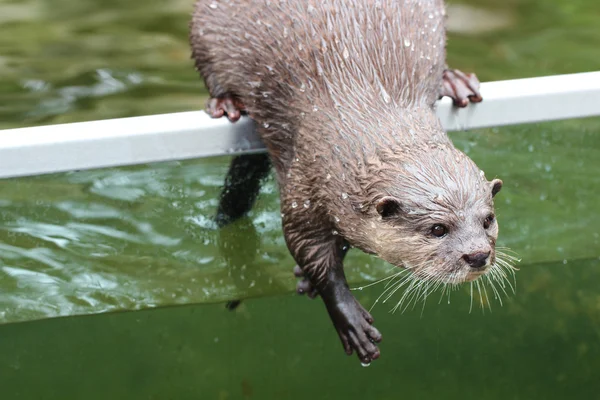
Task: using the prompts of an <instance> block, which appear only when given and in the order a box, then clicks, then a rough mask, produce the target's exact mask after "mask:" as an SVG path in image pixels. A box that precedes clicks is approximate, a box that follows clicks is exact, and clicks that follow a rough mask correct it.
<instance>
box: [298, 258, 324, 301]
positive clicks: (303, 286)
mask: <svg viewBox="0 0 600 400" xmlns="http://www.w3.org/2000/svg"><path fill="white" fill-rule="evenodd" d="M294 276H295V277H296V278H302V280H301V281H300V282H298V284H297V285H296V292H297V293H298V294H306V295H307V296H308V297H309V298H311V299H314V298H316V297H317V296H318V295H319V292H317V289H316V288H315V287H314V286H313V284H312V283H310V280H309V279H308V278H306V277H305V276H304V272H302V268H300V267H299V266H297V265H296V266H295V267H294Z"/></svg>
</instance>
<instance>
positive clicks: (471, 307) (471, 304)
mask: <svg viewBox="0 0 600 400" xmlns="http://www.w3.org/2000/svg"><path fill="white" fill-rule="evenodd" d="M469 283H470V286H471V301H470V303H469V314H471V310H473V281H471V282H469Z"/></svg>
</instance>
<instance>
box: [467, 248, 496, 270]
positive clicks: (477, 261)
mask: <svg viewBox="0 0 600 400" xmlns="http://www.w3.org/2000/svg"><path fill="white" fill-rule="evenodd" d="M489 256H490V252H489V251H488V252H487V253H473V254H465V255H463V256H462V258H463V260H465V261H466V262H467V264H469V266H470V267H471V268H481V267H483V266H484V265H485V263H486V262H487V259H488V257H489Z"/></svg>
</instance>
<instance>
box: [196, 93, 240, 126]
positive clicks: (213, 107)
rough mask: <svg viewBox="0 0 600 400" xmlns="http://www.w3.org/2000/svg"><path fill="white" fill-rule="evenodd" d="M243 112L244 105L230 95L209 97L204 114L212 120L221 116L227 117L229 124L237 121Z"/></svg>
mask: <svg viewBox="0 0 600 400" xmlns="http://www.w3.org/2000/svg"><path fill="white" fill-rule="evenodd" d="M245 110H246V108H245V107H244V104H243V103H242V102H241V101H240V100H239V99H237V98H236V97H234V96H230V95H224V96H221V97H211V98H210V99H208V102H207V104H206V113H207V114H208V115H210V116H211V117H212V118H221V117H222V116H223V115H227V119H229V121H231V122H236V121H237V120H239V119H240V117H241V116H242V114H243V113H244V112H245Z"/></svg>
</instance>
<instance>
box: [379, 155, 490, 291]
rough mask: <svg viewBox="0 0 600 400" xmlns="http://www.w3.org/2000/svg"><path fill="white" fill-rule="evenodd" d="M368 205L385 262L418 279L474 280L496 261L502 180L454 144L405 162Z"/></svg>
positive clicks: (454, 282) (445, 281) (443, 281)
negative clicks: (496, 207)
mask: <svg viewBox="0 0 600 400" xmlns="http://www.w3.org/2000/svg"><path fill="white" fill-rule="evenodd" d="M396 171H397V174H396V176H395V177H390V178H391V179H389V183H391V185H389V186H388V187H387V188H385V189H384V190H382V193H380V194H379V195H378V196H376V198H374V201H373V204H372V213H371V215H372V216H373V219H371V226H372V227H373V228H374V229H371V230H370V233H371V239H370V240H369V241H370V242H371V244H372V246H373V249H374V250H375V252H376V253H377V254H378V255H379V256H380V257H381V258H383V259H384V260H386V261H388V262H390V263H392V264H394V265H397V266H402V267H404V268H407V269H409V270H411V271H412V273H413V274H414V275H415V277H416V278H420V279H424V280H430V281H437V282H442V283H453V284H456V283H461V282H467V281H472V280H475V279H477V278H478V277H479V276H481V275H483V274H485V273H486V272H488V271H489V270H490V269H491V267H492V266H493V265H494V263H495V261H496V251H495V244H496V239H497V237H498V222H497V220H496V215H495V212H494V204H493V198H494V196H495V195H496V194H497V193H498V192H499V191H500V189H501V188H502V181H501V180H499V179H494V180H492V181H491V182H490V181H487V180H486V179H485V177H484V175H483V171H480V170H479V168H477V166H476V165H475V164H474V163H473V162H472V161H471V160H470V159H469V158H468V157H466V156H465V155H464V154H462V153H460V152H458V150H456V149H454V148H445V149H438V150H436V151H428V152H427V153H426V156H425V157H418V158H417V159H411V160H409V161H406V162H403V163H402V164H401V167H400V169H399V170H398V169H396Z"/></svg>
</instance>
